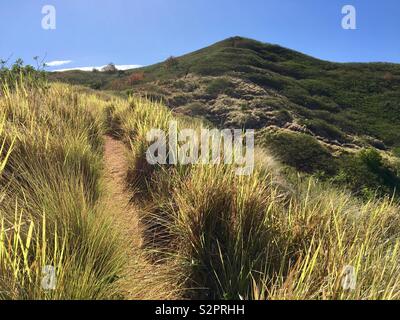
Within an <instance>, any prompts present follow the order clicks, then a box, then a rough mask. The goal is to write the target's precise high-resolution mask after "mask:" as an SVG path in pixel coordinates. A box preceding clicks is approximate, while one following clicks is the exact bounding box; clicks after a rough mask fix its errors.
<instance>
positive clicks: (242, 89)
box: [51, 37, 400, 175]
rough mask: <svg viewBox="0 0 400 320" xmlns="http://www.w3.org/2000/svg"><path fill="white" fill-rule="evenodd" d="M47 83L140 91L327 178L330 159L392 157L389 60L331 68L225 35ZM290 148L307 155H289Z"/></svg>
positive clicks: (394, 116)
mask: <svg viewBox="0 0 400 320" xmlns="http://www.w3.org/2000/svg"><path fill="white" fill-rule="evenodd" d="M51 78H52V79H55V80H62V81H67V82H71V83H79V84H86V85H90V86H92V87H93V88H97V89H107V90H117V91H122V92H125V93H128V94H140V95H144V94H145V95H147V96H148V97H150V98H154V99H162V100H164V101H165V103H166V104H167V105H168V106H169V107H170V108H172V109H173V110H174V111H175V112H178V113H183V114H187V115H191V116H199V117H203V118H205V119H207V120H208V121H210V122H211V123H213V124H214V125H216V126H218V127H243V128H255V129H259V131H258V133H259V141H260V142H261V143H262V144H266V145H268V146H269V147H270V149H273V151H275V153H277V154H278V155H279V156H280V158H281V160H282V161H283V162H285V163H287V164H289V165H292V166H294V167H296V168H297V169H299V170H302V171H305V172H317V171H322V172H325V173H328V174H329V175H334V174H336V173H337V172H338V170H339V169H338V167H341V166H342V165H341V164H339V165H337V164H336V159H338V158H340V159H342V158H343V156H345V155H347V154H354V153H356V152H358V151H360V150H361V149H363V148H366V147H373V148H375V149H378V150H380V152H381V154H383V157H387V158H390V157H392V152H391V151H394V152H395V153H396V152H397V153H399V148H400V130H399V127H400V112H399V111H400V65H397V64H390V63H333V62H328V61H322V60H319V59H315V58H313V57H310V56H307V55H304V54H301V53H299V52H296V51H293V50H289V49H286V48H283V47H280V46H278V45H272V44H266V43H261V42H258V41H255V40H251V39H245V38H241V37H234V38H229V39H226V40H224V41H221V42H218V43H216V44H214V45H212V46H210V47H207V48H204V49H201V50H198V51H195V52H193V53H190V54H187V55H184V56H181V57H178V58H169V59H167V60H166V61H164V62H162V63H158V64H155V65H152V66H148V67H144V68H141V69H135V70H129V71H126V72H123V73H122V72H120V73H118V74H117V73H114V74H110V73H109V74H105V73H99V72H97V73H91V72H79V71H74V72H69V73H55V74H51ZM310 137H311V138H310ZM282 144H283V145H284V147H283V148H282ZM294 144H296V145H300V146H306V147H307V149H309V150H306V152H305V154H301V155H299V150H297V149H296V148H293V145H294ZM300 151H302V150H300Z"/></svg>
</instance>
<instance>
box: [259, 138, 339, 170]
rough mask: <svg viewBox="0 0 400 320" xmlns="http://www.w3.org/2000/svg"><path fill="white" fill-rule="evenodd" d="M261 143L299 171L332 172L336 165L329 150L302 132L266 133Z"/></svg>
mask: <svg viewBox="0 0 400 320" xmlns="http://www.w3.org/2000/svg"><path fill="white" fill-rule="evenodd" d="M262 143H263V144H264V145H265V146H266V147H267V148H269V149H271V150H272V151H273V152H274V153H275V154H276V155H277V156H278V158H279V159H280V160H281V161H282V162H283V163H285V164H287V165H289V166H292V167H294V168H296V169H298V170H300V171H303V172H307V173H315V172H318V171H322V172H325V173H328V174H332V173H334V172H335V171H336V170H337V165H336V162H335V160H334V159H333V157H332V156H331V154H330V153H329V151H328V150H327V149H326V148H325V147H323V146H322V145H321V144H320V143H319V142H318V141H317V140H316V139H315V138H313V137H311V136H309V135H306V134H302V133H288V132H276V133H266V134H265V135H264V136H263V138H262Z"/></svg>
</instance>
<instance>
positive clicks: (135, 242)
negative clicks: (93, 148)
mask: <svg viewBox="0 0 400 320" xmlns="http://www.w3.org/2000/svg"><path fill="white" fill-rule="evenodd" d="M127 153H128V150H127V148H126V147H125V145H124V144H123V142H122V141H119V140H116V139H115V138H113V137H111V136H105V137H104V164H105V182H106V187H107V195H108V198H109V199H108V200H109V201H108V204H109V205H110V207H109V208H108V209H109V210H111V214H112V215H113V216H114V215H117V216H115V221H116V222H119V223H121V224H122V225H120V226H119V227H120V228H122V230H123V232H124V233H125V235H127V236H128V237H129V238H130V239H131V240H132V244H131V245H132V246H133V247H134V249H137V248H140V247H141V245H142V243H143V239H142V232H141V229H140V223H139V220H140V219H139V213H138V210H137V209H136V208H135V207H134V205H133V204H132V203H131V193H129V191H128V190H127V188H126V183H125V178H126V176H127V173H128V160H127Z"/></svg>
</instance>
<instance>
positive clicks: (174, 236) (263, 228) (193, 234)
mask: <svg viewBox="0 0 400 320" xmlns="http://www.w3.org/2000/svg"><path fill="white" fill-rule="evenodd" d="M169 63H170V64H172V65H175V63H176V62H171V61H170V62H169ZM175 66H176V65H175ZM12 76H15V74H14V75H12ZM17 76H18V77H20V78H19V82H17V83H16V84H15V86H14V87H12V86H11V84H10V83H9V82H8V81H9V80H7V82H6V83H5V84H4V85H3V86H2V87H1V96H0V119H1V121H2V122H1V125H0V141H1V142H2V143H1V147H0V175H1V176H0V177H1V178H0V182H1V184H0V193H1V197H0V199H1V200H0V221H1V225H0V298H12V299H24V298H25V299H35V298H40V299H60V298H63V299H76V298H83V299H110V298H111V299H113V298H129V297H132V296H133V297H136V298H155V297H156V298H160V297H170V296H171V295H172V296H174V297H177V296H178V297H181V298H199V297H200V298H212V299H398V298H400V297H399V292H400V290H399V289H400V288H399V286H400V269H399V265H398V260H399V258H400V256H399V255H400V253H399V250H398V248H399V234H400V220H399V217H400V215H399V213H400V212H399V211H400V208H399V207H398V206H397V205H396V204H395V203H394V202H393V201H391V200H390V199H389V198H387V197H386V198H381V199H377V200H372V199H370V200H368V201H365V202H362V201H360V200H359V199H357V198H354V197H352V196H351V195H350V194H349V193H348V192H346V191H338V190H337V189H335V187H334V186H332V185H330V184H328V183H320V182H317V181H316V180H315V179H313V178H307V177H297V178H293V177H291V179H290V180H287V179H286V177H285V175H284V174H283V173H282V172H281V167H280V165H279V164H278V163H276V162H275V161H274V160H273V158H272V157H271V156H270V155H269V154H268V153H266V152H265V151H263V150H261V149H257V150H256V167H255V170H254V172H253V174H251V175H250V176H237V175H235V171H234V170H233V169H234V167H233V166H232V165H225V164H219V165H185V166H168V165H156V166H150V165H149V164H148V162H147V161H146V155H145V152H146V150H147V147H148V146H149V144H150V143H151V142H149V141H147V139H146V136H147V133H148V131H149V130H150V129H152V128H160V129H167V127H168V123H169V121H171V120H177V121H178V127H179V128H180V129H181V128H194V129H197V130H198V129H199V128H200V127H202V126H204V125H205V124H204V122H203V121H198V120H196V119H191V118H188V117H182V116H178V115H176V114H174V113H172V112H171V111H170V110H169V109H168V108H167V107H165V106H164V105H162V104H160V103H156V102H152V101H149V100H146V99H141V98H133V97H131V98H129V99H121V98H116V97H112V96H108V95H105V94H103V93H98V94H94V93H93V92H92V91H90V90H87V89H86V90H85V89H83V88H80V87H71V86H68V85H62V84H50V85H48V84H47V83H46V82H45V81H44V82H43V83H39V82H38V81H35V82H34V83H35V84H37V85H35V86H32V85H30V84H29V83H30V82H29V81H28V80H26V79H25V78H24V77H23V76H21V73H20V72H18V73H17ZM26 81H28V82H26ZM212 88H213V89H212V91H213V92H212V93H215V91H214V90H217V91H218V90H219V88H220V86H219V83H216V84H214V85H212ZM215 88H216V89H215ZM194 109H195V110H200V109H201V108H199V107H197V109H196V108H194ZM282 116H285V115H282ZM104 134H111V135H113V136H114V137H119V139H121V140H122V141H123V142H124V143H125V144H126V146H127V147H128V148H129V150H130V155H129V158H128V159H129V164H130V168H129V175H128V176H127V177H126V180H127V181H126V182H127V185H128V186H129V187H130V192H131V193H132V199H133V200H134V201H135V202H137V203H138V210H139V214H140V216H141V220H142V224H143V226H144V230H143V231H144V239H145V243H144V244H143V247H142V248H141V249H140V250H139V251H137V252H134V253H133V254H132V253H130V252H129V250H130V248H129V247H128V246H127V244H128V243H129V239H128V238H127V236H126V235H124V234H122V233H121V230H119V229H118V226H119V224H118V219H117V217H118V215H112V214H115V213H113V212H110V210H108V209H107V206H106V203H105V195H104V186H103V179H104V177H103V175H104V170H103V164H102V157H103V137H104ZM293 134H294V133H292V132H289V133H288V136H285V135H283V134H282V133H281V132H277V133H276V136H277V137H278V139H279V141H280V144H281V145H283V146H285V147H286V148H293V147H294V146H293V145H291V144H290V143H288V141H289V142H290V139H291V138H293V137H292V135H293ZM294 139H296V144H298V145H299V147H302V146H304V147H305V146H308V145H311V146H312V148H315V150H316V151H315V152H314V153H313V152H312V153H311V155H310V159H311V160H310V163H308V165H314V164H313V162H312V161H313V159H314V155H318V156H322V157H325V156H326V157H327V158H326V159H330V158H329V157H331V155H330V154H329V153H328V152H325V151H322V149H320V148H321V146H320V145H319V144H318V142H315V141H314V142H310V141H309V139H312V138H311V137H310V136H309V135H299V136H294ZM315 143H317V144H315ZM271 145H272V143H271ZM296 153H298V151H296ZM297 160H298V161H300V162H301V163H303V164H304V165H306V163H307V161H306V158H304V159H302V158H300V159H297ZM324 161H325V160H324ZM357 161H358V162H357V166H356V168H357V169H360V170H364V169H363V168H364V167H363V166H367V167H369V168H372V169H373V170H374V172H377V173H383V174H384V176H385V177H386V178H385V183H388V184H391V183H393V181H394V180H393V179H394V177H393V176H392V175H391V173H389V172H388V171H386V170H385V163H384V160H383V159H382V158H381V156H380V154H379V153H377V152H376V151H366V152H364V153H361V155H360V158H359V160H357ZM349 166H351V164H349ZM316 169H317V170H319V169H320V168H319V167H318V166H317V167H316ZM304 170H305V171H307V170H309V168H308V167H306V168H305V169H304ZM360 177H363V173H361V174H360ZM348 183H351V181H350V182H348ZM120 214H122V213H120ZM116 219H117V220H116ZM141 255H145V256H146V257H147V256H148V257H150V259H149V260H150V261H152V262H153V263H154V264H155V265H156V268H157V269H160V270H161V269H163V268H165V267H168V268H172V270H170V271H172V272H169V273H166V274H164V278H160V277H158V276H157V274H149V272H148V271H147V270H146V269H145V268H144V267H143V265H142V264H141V263H140V259H137V258H136V257H137V256H141ZM46 265H51V266H55V267H56V271H57V284H56V287H55V290H43V287H42V286H41V284H42V283H41V281H42V280H43V278H42V277H43V275H42V271H43V269H44V266H46ZM348 266H352V267H354V270H355V272H356V275H357V281H356V287H355V290H348V289H346V288H345V287H343V285H342V281H343V276H344V273H345V270H346V268H348ZM149 277H150V279H151V281H150V282H149ZM160 281H168V282H169V283H170V284H171V288H179V291H178V292H163V291H160V290H159V286H158V284H159V282H160Z"/></svg>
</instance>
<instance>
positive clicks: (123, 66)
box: [54, 64, 142, 72]
mask: <svg viewBox="0 0 400 320" xmlns="http://www.w3.org/2000/svg"><path fill="white" fill-rule="evenodd" d="M105 66H106V65H104V66H90V67H77V68H68V69H58V70H54V71H58V72H63V71H71V70H81V71H92V70H93V69H97V70H101V69H102V68H104V67H105ZM115 67H116V68H117V69H118V70H128V69H136V68H140V67H142V66H141V65H139V64H120V65H118V64H116V65H115Z"/></svg>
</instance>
